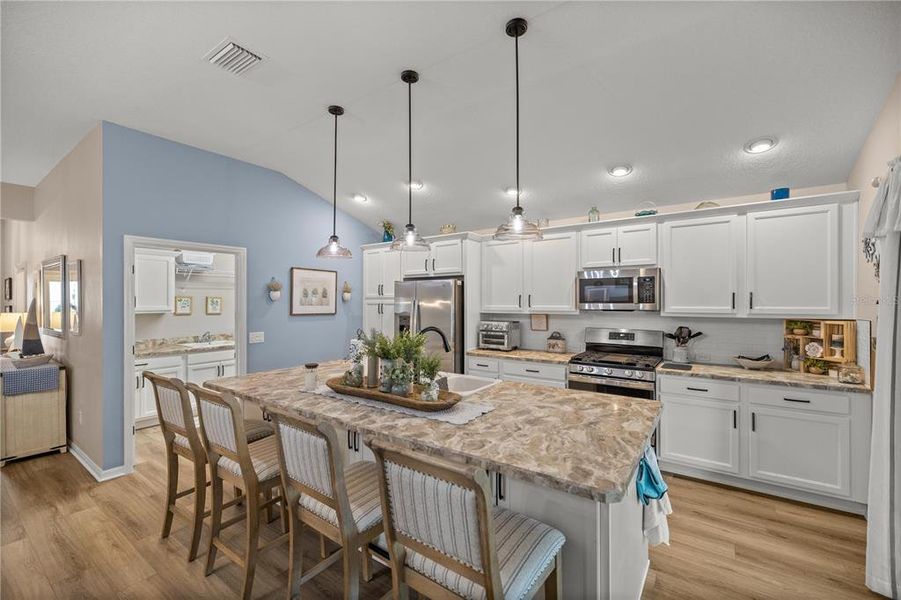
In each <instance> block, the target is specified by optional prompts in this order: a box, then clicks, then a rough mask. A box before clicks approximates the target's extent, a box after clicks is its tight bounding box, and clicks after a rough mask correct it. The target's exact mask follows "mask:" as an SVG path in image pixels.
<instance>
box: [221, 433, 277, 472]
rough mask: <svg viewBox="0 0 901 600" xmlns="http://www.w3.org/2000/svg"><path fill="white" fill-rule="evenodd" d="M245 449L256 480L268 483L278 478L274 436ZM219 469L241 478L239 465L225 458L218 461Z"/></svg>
mask: <svg viewBox="0 0 901 600" xmlns="http://www.w3.org/2000/svg"><path fill="white" fill-rule="evenodd" d="M247 448H248V449H249V450H250V462H251V463H252V464H253V470H254V471H255V472H256V474H257V479H258V480H260V481H269V480H270V479H273V478H275V477H278V476H279V471H278V445H276V443H275V437H274V436H271V435H270V436H268V437H264V438H263V439H261V440H257V441H255V442H254V443H252V444H249V445H248V446H247ZM219 468H220V469H225V470H226V471H228V472H229V473H231V474H233V475H237V476H238V477H241V465H239V464H238V462H237V461H235V460H232V459H230V458H228V457H226V456H223V457H221V458H220V459H219Z"/></svg>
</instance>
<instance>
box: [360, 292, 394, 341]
mask: <svg viewBox="0 0 901 600" xmlns="http://www.w3.org/2000/svg"><path fill="white" fill-rule="evenodd" d="M373 329H375V330H376V331H378V332H380V333H382V334H384V335H386V336H388V337H389V338H390V337H394V303H393V302H390V301H389V302H385V301H382V300H366V301H365V302H363V331H365V332H366V333H367V334H368V333H369V332H370V331H372V330H373Z"/></svg>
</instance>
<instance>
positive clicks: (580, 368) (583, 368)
mask: <svg viewBox="0 0 901 600" xmlns="http://www.w3.org/2000/svg"><path fill="white" fill-rule="evenodd" d="M584 370H585V367H583V366H582V365H579V372H580V373H581V372H582V371H584Z"/></svg>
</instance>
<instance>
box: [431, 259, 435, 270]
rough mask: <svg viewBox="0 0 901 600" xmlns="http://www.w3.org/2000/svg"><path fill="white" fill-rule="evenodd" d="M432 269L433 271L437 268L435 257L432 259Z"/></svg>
mask: <svg viewBox="0 0 901 600" xmlns="http://www.w3.org/2000/svg"><path fill="white" fill-rule="evenodd" d="M432 270H433V271H434V270H435V259H434V258H433V259H432Z"/></svg>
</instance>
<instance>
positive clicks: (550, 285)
mask: <svg viewBox="0 0 901 600" xmlns="http://www.w3.org/2000/svg"><path fill="white" fill-rule="evenodd" d="M578 244H579V240H578V234H577V233H575V232H566V233H548V234H545V235H544V237H543V238H542V239H540V240H534V241H530V242H524V243H523V249H524V252H525V261H524V268H525V277H524V279H525V290H524V292H525V296H526V298H525V308H526V310H527V311H529V312H538V313H546V312H547V313H565V312H576V271H578V269H579V246H578Z"/></svg>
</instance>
